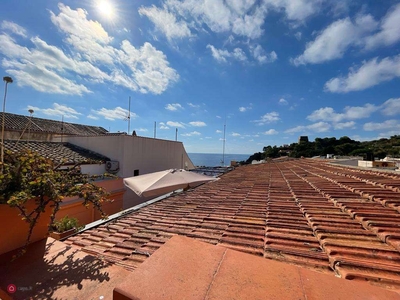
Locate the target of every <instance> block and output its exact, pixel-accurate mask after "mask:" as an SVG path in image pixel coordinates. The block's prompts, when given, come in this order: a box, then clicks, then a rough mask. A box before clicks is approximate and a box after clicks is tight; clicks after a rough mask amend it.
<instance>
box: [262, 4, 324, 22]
mask: <svg viewBox="0 0 400 300" xmlns="http://www.w3.org/2000/svg"><path fill="white" fill-rule="evenodd" d="M264 3H266V4H267V5H268V7H270V8H273V9H276V10H278V11H284V12H285V16H286V18H287V19H288V20H290V21H296V22H302V21H304V20H306V19H307V18H308V17H310V16H312V15H313V14H315V13H317V12H318V11H319V10H320V9H321V4H322V3H323V1H321V0H264Z"/></svg>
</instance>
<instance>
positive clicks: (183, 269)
mask: <svg viewBox="0 0 400 300" xmlns="http://www.w3.org/2000/svg"><path fill="white" fill-rule="evenodd" d="M113 299H114V300H127V299H141V300H145V299H285V300H286V299H307V300H312V299H315V300H316V299H346V300H347V299H355V300H356V299H360V300H365V299H387V300H389V299H390V300H391V299H400V295H399V294H397V293H396V292H393V291H390V290H386V289H383V288H379V287H375V286H372V285H370V284H368V283H362V282H355V281H349V280H344V279H340V278H336V277H334V276H330V275H326V274H321V273H318V272H314V271H311V270H308V269H303V268H300V267H297V266H293V265H289V264H285V263H280V262H276V261H272V260H267V259H265V258H261V257H256V256H253V255H249V254H245V253H242V252H237V251H233V250H230V249H226V248H224V247H220V246H213V245H210V244H207V243H203V242H200V241H197V240H194V239H191V238H187V237H182V236H174V237H172V238H171V239H170V240H169V241H168V242H167V243H165V244H164V245H163V246H162V247H161V248H160V249H158V250H157V251H156V252H155V253H154V254H153V255H152V256H151V257H150V258H149V259H147V260H146V261H145V262H144V263H143V264H141V265H140V266H139V268H138V269H136V270H135V271H134V272H133V273H132V274H131V275H129V277H127V278H126V280H125V281H124V282H123V283H121V284H120V285H118V286H117V287H116V288H115V289H114V292H113Z"/></svg>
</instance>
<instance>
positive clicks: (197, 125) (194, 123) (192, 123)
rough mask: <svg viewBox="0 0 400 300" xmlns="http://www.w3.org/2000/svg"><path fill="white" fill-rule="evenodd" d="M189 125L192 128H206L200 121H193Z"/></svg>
mask: <svg viewBox="0 0 400 300" xmlns="http://www.w3.org/2000/svg"><path fill="white" fill-rule="evenodd" d="M189 124H190V125H192V126H194V127H204V126H207V124H206V123H204V122H202V121H194V122H189Z"/></svg>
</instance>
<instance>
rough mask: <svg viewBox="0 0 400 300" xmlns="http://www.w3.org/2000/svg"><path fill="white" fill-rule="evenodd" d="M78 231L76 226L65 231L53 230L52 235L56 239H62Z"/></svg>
mask: <svg viewBox="0 0 400 300" xmlns="http://www.w3.org/2000/svg"><path fill="white" fill-rule="evenodd" d="M75 232H76V229H75V228H71V229H69V230H67V231H63V232H57V231H53V232H52V233H50V236H51V237H52V238H53V239H55V240H61V239H65V238H67V237H69V236H71V235H73V234H74V233H75Z"/></svg>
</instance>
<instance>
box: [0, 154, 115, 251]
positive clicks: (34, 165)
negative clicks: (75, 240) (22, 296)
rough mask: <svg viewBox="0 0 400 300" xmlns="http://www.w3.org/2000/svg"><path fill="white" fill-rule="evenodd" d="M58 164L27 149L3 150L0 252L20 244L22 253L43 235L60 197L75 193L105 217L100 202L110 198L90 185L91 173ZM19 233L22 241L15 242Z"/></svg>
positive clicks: (52, 218)
mask: <svg viewBox="0 0 400 300" xmlns="http://www.w3.org/2000/svg"><path fill="white" fill-rule="evenodd" d="M60 166H61V164H59V165H55V164H54V163H53V161H51V160H50V159H48V158H45V157H42V156H40V155H39V154H38V153H36V152H33V151H30V150H23V151H19V152H11V151H6V152H5V156H4V163H1V162H0V191H2V192H1V193H0V216H1V217H2V218H4V219H1V220H0V222H1V223H2V224H1V226H0V234H2V237H5V241H7V243H2V244H4V245H3V246H2V245H0V254H1V253H4V252H8V251H11V250H13V249H16V248H19V247H22V246H23V248H22V251H21V253H22V254H23V253H24V252H25V251H26V246H27V245H28V244H29V243H30V242H32V241H36V240H40V239H43V238H44V237H45V236H47V235H48V233H49V232H51V231H52V229H53V228H54V226H55V216H56V214H57V212H58V211H59V209H60V204H61V202H62V200H63V198H64V197H74V196H78V197H79V198H80V199H82V204H83V205H84V206H85V207H89V206H90V205H93V206H94V207H95V208H96V209H97V210H99V212H100V213H101V216H102V217H103V218H106V215H105V213H104V212H103V210H102V203H103V202H104V201H112V200H109V199H107V195H108V194H107V193H106V191H105V190H104V189H103V188H101V187H99V186H96V185H95V184H93V178H92V177H91V176H88V175H85V174H81V172H80V167H79V164H77V165H74V166H71V167H69V168H68V169H61V168H60ZM16 217H17V219H15V218H16ZM8 218H11V219H8ZM43 222H44V223H43ZM21 224H22V225H21ZM43 224H45V225H46V226H45V225H43ZM7 226H8V227H7ZM16 226H20V227H23V228H22V229H18V228H17V227H16ZM24 226H25V227H24ZM40 228H41V230H43V228H45V232H44V233H43V232H39V231H38V230H39V229H40ZM18 230H19V231H18ZM22 233H24V237H23V239H24V241H25V242H24V243H23V244H22V245H19V244H18V243H20V240H21V235H22ZM3 234H4V235H3ZM5 235H8V236H5ZM14 240H18V241H16V242H15V243H13V241H14ZM2 247H3V248H2ZM7 247H8V248H7Z"/></svg>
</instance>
